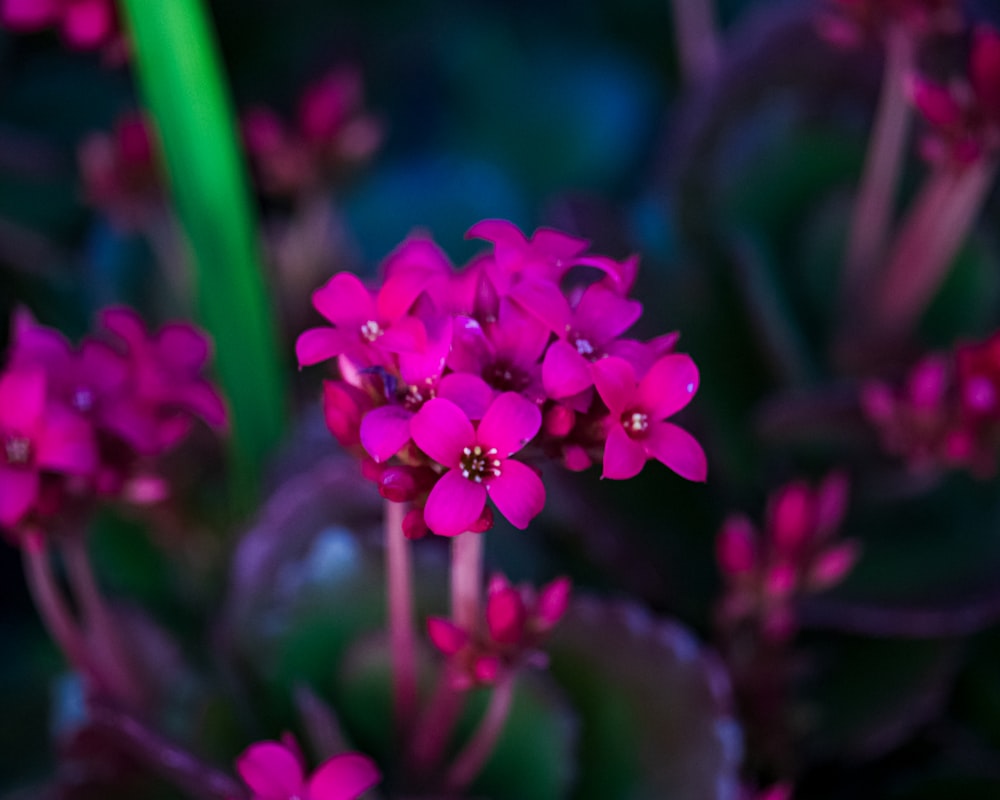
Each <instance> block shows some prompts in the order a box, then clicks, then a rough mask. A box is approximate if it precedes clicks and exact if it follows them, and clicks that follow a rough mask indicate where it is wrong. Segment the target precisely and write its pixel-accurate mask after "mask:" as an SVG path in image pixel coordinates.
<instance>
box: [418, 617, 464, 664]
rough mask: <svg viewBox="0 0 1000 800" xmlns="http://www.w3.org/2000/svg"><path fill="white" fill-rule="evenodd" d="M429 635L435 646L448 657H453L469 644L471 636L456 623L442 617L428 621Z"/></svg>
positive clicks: (431, 618)
mask: <svg viewBox="0 0 1000 800" xmlns="http://www.w3.org/2000/svg"><path fill="white" fill-rule="evenodd" d="M427 635H428V636H429V637H430V639H431V642H433V644H434V646H435V647H436V648H437V649H438V650H440V651H441V652H442V653H444V654H445V655H446V656H453V655H455V653H457V652H458V651H459V650H461V649H462V648H463V647H465V646H466V645H467V644H468V643H469V634H468V633H466V632H465V631H464V630H462V628H460V627H458V625H456V624H455V623H454V622H452V621H451V620H449V619H443V618H442V617H430V618H429V619H428V620H427Z"/></svg>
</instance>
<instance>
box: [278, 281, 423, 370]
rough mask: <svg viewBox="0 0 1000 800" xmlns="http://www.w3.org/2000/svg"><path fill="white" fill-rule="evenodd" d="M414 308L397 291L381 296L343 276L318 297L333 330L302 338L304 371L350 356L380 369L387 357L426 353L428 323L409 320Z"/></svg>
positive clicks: (298, 346)
mask: <svg viewBox="0 0 1000 800" xmlns="http://www.w3.org/2000/svg"><path fill="white" fill-rule="evenodd" d="M407 297H408V299H409V301H410V303H409V304H402V303H400V302H399V301H400V296H399V293H398V292H396V291H395V290H394V286H390V285H388V284H387V285H385V286H383V287H382V289H381V290H380V291H379V292H378V293H377V295H376V296H375V297H373V296H372V293H371V292H370V291H368V289H366V288H365V286H364V284H363V283H361V280H360V279H359V278H358V277H357V276H356V275H354V274H352V273H350V272H338V273H337V274H336V275H334V276H333V277H332V278H331V279H330V280H329V281H328V282H327V283H326V284H324V285H323V286H321V287H320V288H319V289H317V290H316V291H315V292H314V293H313V306H314V307H315V308H316V310H317V311H319V313H320V314H322V315H323V316H324V317H326V318H327V320H329V321H330V322H331V323H332V325H333V327H331V328H310V329H309V330H307V331H305V332H304V333H303V334H302V335H300V336H299V339H298V341H297V342H296V343H295V353H296V355H297V356H298V359H299V364H300V366H309V365H311V364H318V363H319V362H321V361H326V360H327V359H330V358H334V357H335V356H340V355H346V356H347V357H348V358H350V359H352V360H355V361H358V362H359V363H362V364H365V365H368V364H380V363H382V362H383V361H384V360H385V357H386V356H385V354H387V353H399V352H401V351H410V352H414V351H420V350H422V349H423V348H424V347H425V346H426V344H427V333H426V330H425V328H424V325H423V323H422V322H421V321H420V320H418V319H416V318H415V317H411V316H407V315H406V314H407V312H408V311H409V305H412V303H413V301H414V300H416V297H409V296H407Z"/></svg>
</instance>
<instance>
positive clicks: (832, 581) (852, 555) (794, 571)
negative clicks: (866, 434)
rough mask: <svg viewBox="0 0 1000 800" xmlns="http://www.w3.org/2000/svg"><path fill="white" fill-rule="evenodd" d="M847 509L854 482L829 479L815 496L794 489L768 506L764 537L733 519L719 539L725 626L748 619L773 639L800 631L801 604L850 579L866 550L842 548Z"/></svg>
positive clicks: (850, 544) (801, 487)
mask: <svg viewBox="0 0 1000 800" xmlns="http://www.w3.org/2000/svg"><path fill="white" fill-rule="evenodd" d="M846 506H847V481H846V479H845V478H844V476H843V475H840V474H838V473H833V474H831V475H829V476H828V477H827V478H826V479H825V480H824V481H823V482H822V483H821V484H820V485H819V486H818V487H817V488H815V489H813V488H811V487H810V486H809V485H808V484H806V483H805V482H803V481H795V482H793V483H790V484H787V485H786V486H783V487H782V488H780V489H779V490H778V491H777V492H775V493H774V494H773V495H772V496H771V498H770V502H769V504H768V510H767V517H766V521H765V525H764V531H763V533H761V532H759V531H758V530H757V529H756V527H755V526H754V525H753V523H752V522H751V521H750V520H749V519H747V518H746V517H745V516H742V515H733V516H731V517H729V518H728V519H727V520H726V521H725V523H724V524H723V526H722V529H721V530H720V531H719V534H718V538H717V539H716V556H717V559H718V562H719V568H720V569H721V571H722V575H723V577H724V579H725V581H726V594H725V596H724V598H723V600H722V604H721V607H720V615H721V620H722V622H723V623H724V624H728V625H732V624H737V623H740V622H743V621H745V620H749V621H752V622H753V623H755V624H756V625H758V626H759V627H760V630H761V632H762V633H763V634H764V635H765V636H766V637H768V638H769V639H772V640H777V641H781V640H784V639H787V638H788V637H789V636H790V635H791V634H792V633H793V632H794V630H795V613H794V604H795V601H796V600H797V599H798V598H799V597H801V596H802V595H803V594H806V593H810V592H819V591H824V590H826V589H829V588H830V587H832V586H835V585H836V584H838V583H839V582H840V581H842V580H843V579H844V577H845V576H846V575H847V573H848V572H850V570H851V568H852V567H853V566H854V563H855V561H856V560H857V557H858V544H857V543H856V542H854V541H851V540H846V541H839V542H837V541H834V536H835V534H836V532H837V529H838V528H839V527H840V524H841V521H842V520H843V517H844V512H845V510H846Z"/></svg>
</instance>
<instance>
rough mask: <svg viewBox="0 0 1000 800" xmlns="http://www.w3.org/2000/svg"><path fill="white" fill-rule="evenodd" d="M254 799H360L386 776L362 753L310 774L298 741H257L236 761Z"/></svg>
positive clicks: (326, 763) (347, 755) (325, 764)
mask: <svg viewBox="0 0 1000 800" xmlns="http://www.w3.org/2000/svg"><path fill="white" fill-rule="evenodd" d="M236 771H237V772H238V773H239V775H240V777H241V778H242V779H243V782H244V783H245V784H246V786H247V788H248V789H249V790H250V800H357V798H359V797H361V796H362V795H363V794H364V793H365V792H367V791H368V790H369V789H371V788H372V787H374V786H376V785H377V784H378V782H379V781H380V780H381V779H382V776H381V775H380V774H379V771H378V768H377V767H376V766H375V763H374V762H373V761H372V760H371V759H370V758H368V756H365V755H361V754H360V753H342V754H340V755H336V756H333V758H330V759H328V760H326V761H324V762H323V763H322V764H320V765H319V767H317V768H316V770H315V771H314V772H313V773H312V774H310V775H307V774H306V768H305V759H304V758H303V757H302V752H301V751H300V750H299V747H298V745H297V744H296V742H295V740H294V739H293V738H292V737H291V736H290V735H287V734H286V736H285V737H283V740H282V741H280V742H274V741H267V742H257V743H256V744H253V745H251V746H250V747H248V748H247V749H246V750H244V751H243V753H242V754H241V755H240V756H239V758H238V759H237V760H236Z"/></svg>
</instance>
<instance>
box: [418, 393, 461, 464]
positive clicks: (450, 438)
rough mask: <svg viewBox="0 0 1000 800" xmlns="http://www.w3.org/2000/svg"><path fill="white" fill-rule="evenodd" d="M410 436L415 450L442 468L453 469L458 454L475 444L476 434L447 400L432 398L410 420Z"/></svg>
mask: <svg viewBox="0 0 1000 800" xmlns="http://www.w3.org/2000/svg"><path fill="white" fill-rule="evenodd" d="M410 436H412V437H413V441H414V442H416V444H417V447H419V448H420V449H421V450H423V451H424V452H425V453H426V454H427V455H429V456H430V457H431V458H433V459H434V460H435V461H437V462H438V463H439V464H443V465H444V466H446V467H457V466H458V460H459V458H461V456H462V450H463V449H465V448H466V447H472V446H473V445H475V443H476V432H475V430H474V429H473V427H472V423H471V422H469V418H468V417H467V416H466V415H465V412H464V411H462V409H461V408H459V407H458V406H457V405H455V404H454V403H453V402H451V400H446V399H445V398H443V397H435V398H434V399H433V400H430V401H428V402H427V403H425V404H424V406H423V408H421V409H420V410H419V411H418V412H417V413H416V414H414V415H413V419H411V420H410Z"/></svg>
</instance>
